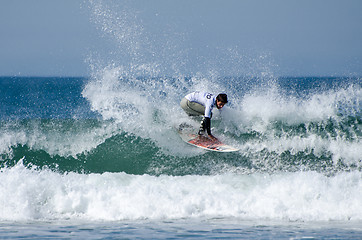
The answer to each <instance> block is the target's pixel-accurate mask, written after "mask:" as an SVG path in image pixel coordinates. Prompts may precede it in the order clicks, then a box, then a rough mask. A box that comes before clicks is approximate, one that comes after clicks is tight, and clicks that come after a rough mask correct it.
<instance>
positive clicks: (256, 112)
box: [0, 68, 362, 239]
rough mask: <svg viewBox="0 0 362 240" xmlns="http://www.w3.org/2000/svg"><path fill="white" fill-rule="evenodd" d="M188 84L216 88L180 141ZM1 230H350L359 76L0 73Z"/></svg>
mask: <svg viewBox="0 0 362 240" xmlns="http://www.w3.org/2000/svg"><path fill="white" fill-rule="evenodd" d="M195 90H206V91H210V92H213V93H215V94H217V93H219V92H226V93H227V94H228V97H229V99H230V102H229V103H228V104H227V105H226V106H225V107H224V108H223V109H222V110H220V111H219V110H217V109H215V110H214V115H213V118H212V122H211V125H212V131H213V134H214V135H216V136H217V137H218V138H220V139H221V140H222V141H224V142H226V143H228V144H230V145H232V146H235V147H237V148H239V149H240V151H238V152H235V153H217V152H208V151H204V150H201V149H198V148H195V147H192V146H190V145H187V144H186V143H184V142H183V141H182V140H181V139H180V137H179V136H178V134H177V131H176V130H175V127H176V126H178V125H179V124H181V123H183V122H187V123H189V124H191V125H194V126H195V127H198V125H199V123H198V122H197V121H195V120H193V119H190V118H189V117H188V116H187V115H186V114H185V113H184V112H183V111H182V109H181V108H180V106H179V102H180V100H181V99H182V98H183V96H184V95H186V94H187V93H189V92H191V91H195ZM0 223H1V224H0V238H1V239H6V238H9V239H10V238H24V239H44V238H83V239H85V238H87V239H100V238H110V239H111V238H146V239H147V238H148V239H155V238H156V239H165V238H171V239H172V238H199V239H210V238H230V239H236V238H247V239H273V238H279V239H304V238H310V239H314V238H315V239H360V238H361V236H362V79H361V78H356V77H300V78H292V77H279V78H277V77H275V78H274V77H272V78H271V77H266V78H262V77H252V76H250V77H215V78H206V77H199V76H195V77H183V76H178V77H155V76H149V77H148V76H136V77H135V76H129V75H127V74H123V72H122V71H121V70H120V69H119V68H107V69H104V70H103V71H101V72H99V73H98V74H95V75H93V76H91V77H87V78H76V77H75V78H66V77H0Z"/></svg>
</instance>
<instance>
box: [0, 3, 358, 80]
mask: <svg viewBox="0 0 362 240" xmlns="http://www.w3.org/2000/svg"><path fill="white" fill-rule="evenodd" d="M0 34H1V37H0V75H2V76H4V75H6V76H9V75H11V76H12V75H16V76H29V75H30V76H39V75H41V76H49V75H51V76H86V75H89V74H90V71H91V69H90V62H92V63H94V62H102V64H105V65H106V64H108V63H114V64H118V65H123V66H127V65H128V64H135V65H137V64H138V65H142V64H151V65H152V64H155V65H157V67H156V68H157V71H158V72H159V73H160V74H174V72H179V73H183V74H194V73H196V72H198V71H201V72H202V71H216V72H219V73H220V74H227V75H235V74H239V75H241V74H260V73H261V72H263V71H266V72H268V74H272V75H276V76H280V75H292V76H303V75H308V76H309V75H318V76H320V75H328V76H335V75H347V76H350V75H358V76H361V75H362V1H360V0H303V1H302V0H264V1H263V0H179V1H176V0H134V1H97V0H93V1H89V2H88V1H83V0H79V1H78V0H62V1H60V0H59V1H56V0H32V1H28V0H0ZM90 59H91V60H90Z"/></svg>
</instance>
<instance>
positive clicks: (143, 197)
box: [0, 163, 362, 222]
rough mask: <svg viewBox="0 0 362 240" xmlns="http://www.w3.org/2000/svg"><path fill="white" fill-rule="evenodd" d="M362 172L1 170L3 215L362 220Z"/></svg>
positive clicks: (20, 218) (7, 217) (13, 217)
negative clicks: (209, 173)
mask: <svg viewBox="0 0 362 240" xmlns="http://www.w3.org/2000/svg"><path fill="white" fill-rule="evenodd" d="M361 179H362V178H361V172H357V171H353V172H349V173H347V172H343V173H338V174H336V175H335V176H332V177H327V176H324V175H322V174H319V173H316V172H295V173H278V174H273V175H270V174H267V173H264V174H262V173H260V174H251V175H244V174H232V173H229V174H222V175H212V176H198V175H188V176H183V177H178V176H167V175H162V176H150V175H130V174H126V173H103V174H78V173H67V174H59V173H55V172H53V171H50V170H41V171H39V170H36V169H33V168H31V169H29V168H26V167H24V165H23V164H22V163H19V164H17V165H16V166H14V167H13V168H7V169H2V170H1V172H0V191H1V193H2V194H1V195H0V201H1V202H3V203H5V202H6V203H7V204H4V205H3V207H2V210H1V212H0V220H2V221H9V220H11V221H14V220H16V221H26V220H48V221H49V220H69V219H72V220H74V221H75V220H87V221H89V220H91V221H102V220H107V221H109V220H111V221H114V220H137V219H180V218H207V219H210V218H211V219H212V218H238V219H245V220H250V219H264V220H266V219H273V220H287V221H357V222H358V221H361V220H362V218H361V215H360V212H361V204H360V199H361V187H362V181H361Z"/></svg>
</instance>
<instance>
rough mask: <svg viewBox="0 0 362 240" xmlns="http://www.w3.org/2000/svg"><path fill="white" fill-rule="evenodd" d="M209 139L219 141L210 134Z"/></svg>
mask: <svg viewBox="0 0 362 240" xmlns="http://www.w3.org/2000/svg"><path fill="white" fill-rule="evenodd" d="M209 138H210V139H211V140H214V141H219V140H218V139H217V138H216V137H214V136H213V135H212V134H209Z"/></svg>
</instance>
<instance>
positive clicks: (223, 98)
mask: <svg viewBox="0 0 362 240" xmlns="http://www.w3.org/2000/svg"><path fill="white" fill-rule="evenodd" d="M227 102H228V96H227V95H226V94H225V93H220V94H219V95H217V97H216V107H217V108H218V109H221V108H223V107H224V105H225V104H227Z"/></svg>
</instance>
